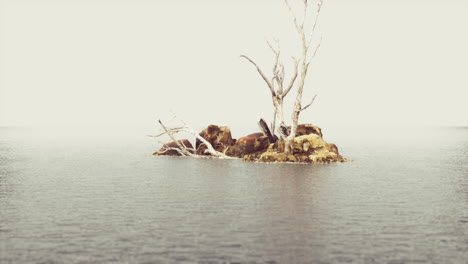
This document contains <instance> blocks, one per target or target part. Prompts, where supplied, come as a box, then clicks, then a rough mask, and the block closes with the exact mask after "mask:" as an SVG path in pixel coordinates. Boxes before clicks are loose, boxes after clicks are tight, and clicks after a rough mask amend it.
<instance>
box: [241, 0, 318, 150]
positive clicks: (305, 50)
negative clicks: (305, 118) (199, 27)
mask: <svg viewBox="0 0 468 264" xmlns="http://www.w3.org/2000/svg"><path fill="white" fill-rule="evenodd" d="M284 2H285V4H286V6H287V7H288V9H289V12H290V13H291V15H292V18H293V22H294V27H295V29H296V31H297V33H298V35H299V38H300V42H301V47H302V51H301V56H300V58H299V59H297V58H296V57H292V59H293V61H294V64H293V65H294V66H293V75H292V77H291V79H290V81H289V82H288V84H287V85H286V86H285V84H284V80H285V67H284V64H283V62H282V61H281V58H280V55H281V50H280V47H279V44H278V43H279V42H278V41H276V43H277V47H273V46H272V45H271V43H270V42H268V41H267V44H268V46H269V47H270V49H271V50H272V51H273V53H274V54H275V62H274V64H273V75H272V76H271V77H270V78H269V77H268V76H267V75H266V74H265V73H264V72H263V71H262V70H261V69H260V67H259V66H258V65H257V64H256V63H255V62H254V61H253V60H252V59H250V58H249V57H247V56H245V55H241V57H242V58H245V59H247V60H248V61H249V62H250V63H252V64H253V65H254V66H255V68H256V69H257V71H258V73H259V74H260V76H261V77H262V79H263V80H264V81H265V83H266V84H267V87H268V88H269V90H270V93H271V97H272V101H273V106H274V108H275V111H274V115H273V122H272V125H271V131H272V133H273V134H274V133H275V128H276V124H277V123H278V124H279V127H278V131H279V134H280V138H283V139H284V141H285V151H286V152H290V145H291V143H292V142H293V140H294V137H295V136H296V130H297V125H298V122H299V115H300V113H301V112H302V111H304V110H306V109H307V108H308V107H310V105H312V103H313V101H314V100H315V97H316V96H314V97H313V98H312V100H311V101H310V103H308V104H306V105H305V106H302V94H303V90H304V86H305V80H306V77H307V73H308V69H309V66H310V62H311V61H312V59H313V58H314V57H315V55H316V54H317V51H318V49H319V48H320V43H321V40H320V42H319V43H318V44H317V45H316V46H315V47H314V50H313V52H312V53H311V52H310V47H311V46H312V40H313V39H314V37H315V36H314V35H315V29H316V26H317V21H318V18H319V14H320V10H321V8H322V4H323V0H318V2H317V3H315V4H316V9H315V12H314V17H313V23H312V27H311V28H310V29H309V28H308V27H306V24H307V21H308V19H309V15H310V14H309V13H310V12H311V9H310V8H309V7H310V5H312V4H311V3H310V2H311V1H310V0H309V1H308V0H300V2H301V3H300V5H301V7H302V11H303V12H302V19H299V18H298V16H297V15H296V14H294V12H293V8H292V6H291V5H290V3H289V1H288V0H284ZM309 30H310V31H309ZM299 71H300V75H299ZM298 77H299V78H298ZM297 79H298V82H297V83H296V80H297ZM294 86H297V94H296V100H295V102H294V108H293V112H292V115H291V120H292V128H291V132H290V133H289V134H288V135H287V134H285V133H284V131H285V123H284V112H283V101H284V98H285V97H286V95H288V93H289V92H290V91H291V89H292V88H293V87H294Z"/></svg>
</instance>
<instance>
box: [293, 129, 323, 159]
mask: <svg viewBox="0 0 468 264" xmlns="http://www.w3.org/2000/svg"><path fill="white" fill-rule="evenodd" d="M327 145H328V144H327V142H325V140H323V139H322V138H321V137H320V136H318V135H316V134H309V135H303V136H298V137H295V138H294V141H293V143H292V145H291V149H292V153H293V154H299V153H312V152H313V151H314V150H316V149H319V148H324V147H326V146H327Z"/></svg>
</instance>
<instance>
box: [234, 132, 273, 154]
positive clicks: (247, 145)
mask: <svg viewBox="0 0 468 264" xmlns="http://www.w3.org/2000/svg"><path fill="white" fill-rule="evenodd" d="M269 145H270V141H269V140H268V137H267V136H265V135H264V134H263V133H253V134H250V135H248V136H245V137H242V138H239V139H238V140H237V141H236V143H235V144H234V146H232V147H229V149H228V150H227V151H226V155H228V156H231V157H238V158H242V157H244V156H245V155H247V154H251V153H255V152H263V151H265V150H267V148H268V146H269Z"/></svg>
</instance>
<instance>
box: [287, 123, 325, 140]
mask: <svg viewBox="0 0 468 264" xmlns="http://www.w3.org/2000/svg"><path fill="white" fill-rule="evenodd" d="M290 133H291V127H290V126H289V127H288V134H290ZM310 134H315V135H317V136H320V137H323V135H322V129H321V128H320V127H318V126H314V125H311V124H300V125H297V129H296V137H298V136H303V135H310Z"/></svg>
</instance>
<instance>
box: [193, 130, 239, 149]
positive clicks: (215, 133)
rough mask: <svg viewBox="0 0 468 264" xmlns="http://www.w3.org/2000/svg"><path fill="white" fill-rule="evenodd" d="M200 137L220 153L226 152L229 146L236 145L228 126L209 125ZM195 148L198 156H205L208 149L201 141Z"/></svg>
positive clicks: (198, 141) (197, 141) (197, 142)
mask: <svg viewBox="0 0 468 264" xmlns="http://www.w3.org/2000/svg"><path fill="white" fill-rule="evenodd" d="M199 135H200V136H201V137H203V138H204V139H206V141H208V142H209V143H210V144H211V145H212V146H213V148H214V149H215V150H216V151H219V152H223V151H225V150H226V149H227V148H228V147H229V146H232V145H234V143H235V140H234V139H232V136H231V130H230V129H229V127H226V126H224V127H220V126H216V125H209V126H208V127H207V128H206V129H205V130H203V131H202V132H200V134H199ZM195 147H196V149H197V154H201V155H203V154H205V152H206V149H207V147H206V146H205V144H203V142H201V141H200V140H199V139H197V140H196V143H195Z"/></svg>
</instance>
